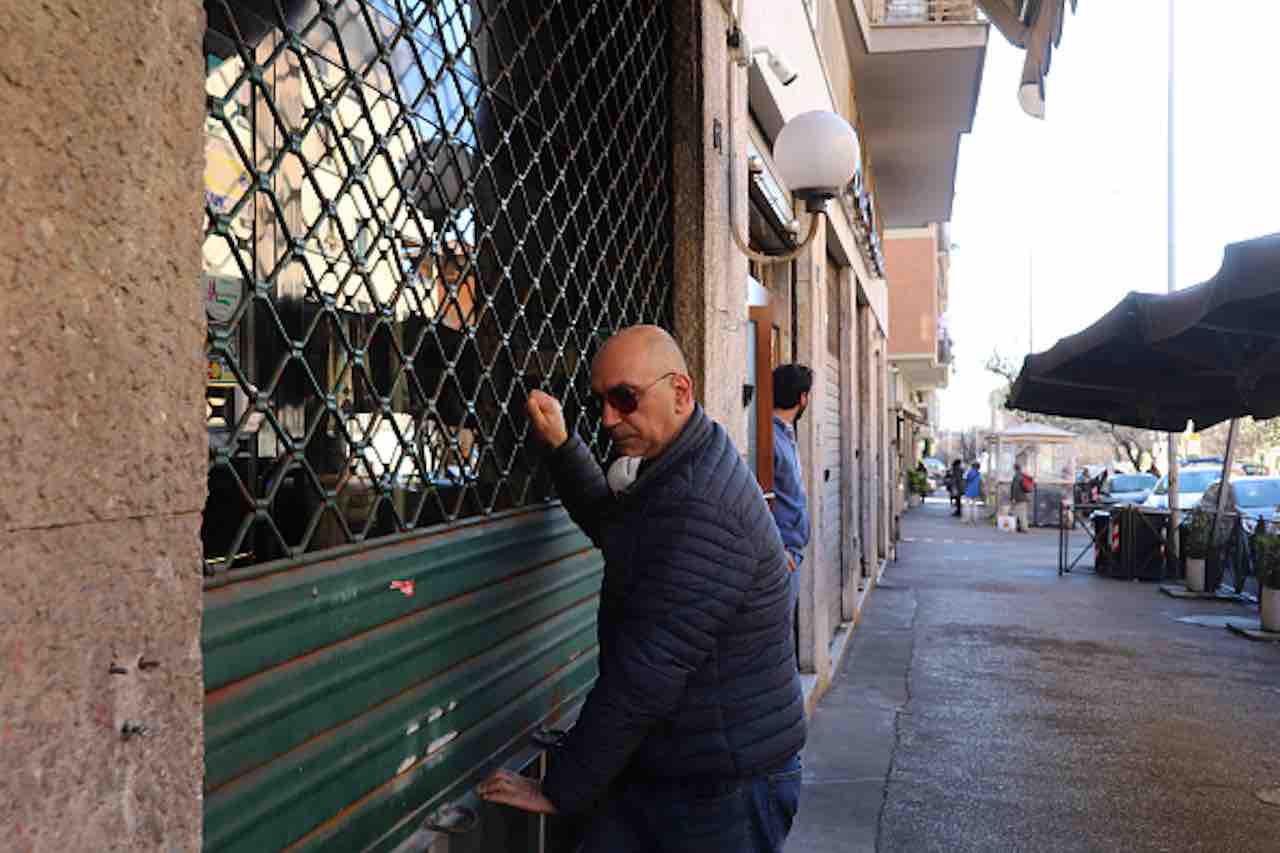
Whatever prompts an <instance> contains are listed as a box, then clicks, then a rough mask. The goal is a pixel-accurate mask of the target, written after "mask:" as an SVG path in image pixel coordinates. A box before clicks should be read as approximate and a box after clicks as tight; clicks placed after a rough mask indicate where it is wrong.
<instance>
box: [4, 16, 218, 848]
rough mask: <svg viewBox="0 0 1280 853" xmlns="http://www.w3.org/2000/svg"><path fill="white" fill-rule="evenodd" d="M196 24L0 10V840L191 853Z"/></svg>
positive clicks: (194, 794) (199, 365)
mask: <svg viewBox="0 0 1280 853" xmlns="http://www.w3.org/2000/svg"><path fill="white" fill-rule="evenodd" d="M203 29H204V13H203V9H202V6H201V4H200V2H198V0H167V2H164V3H137V2H135V0H50V2H47V3H42V4H32V3H27V2H23V0H0V43H3V44H4V49H3V50H2V51H0V114H3V116H4V121H3V122H2V123H0V198H3V201H4V203H3V204H0V281H3V285H2V286H0V375H3V376H4V377H5V382H4V384H3V385H2V386H0V471H3V472H4V486H3V488H0V768H3V772H2V773H0V838H2V839H3V842H2V846H3V847H4V848H5V849H6V850H17V851H26V850H49V851H72V850H106V849H129V850H184V851H185V850H196V849H199V846H200V819H201V817H200V816H201V806H200V797H201V794H200V791H201V774H202V753H201V750H202V746H201V742H202V727H201V699H202V678H201V669H200V646H199V633H200V602H201V593H200V586H201V580H200V541H199V526H200V512H201V510H202V508H203V504H204V492H205V471H204V467H205V455H206V449H205V441H206V438H205V429H204V404H203V400H202V391H203V378H202V377H203V370H204V367H203V361H202V354H203V346H202V344H203V338H204V319H203V313H202V307H201V301H200V298H199V290H198V280H199V272H200V267H199V264H200V258H199V246H200V211H201V198H202V195H201V193H202V186H201V174H202V164H203V153H202V152H203V148H202V138H201V126H202V121H203V106H204V94H203V92H204V87H203V69H202V59H201V49H200V42H201V37H202V34H203ZM140 661H143V662H145V663H144V665H143V666H139V663H140ZM113 669H114V670H115V671H114V672H113ZM126 725H128V726H131V727H132V726H136V727H140V728H142V729H144V733H143V734H141V735H136V736H130V737H127V738H126V737H125V736H123V735H122V730H123V729H124V728H125V727H126Z"/></svg>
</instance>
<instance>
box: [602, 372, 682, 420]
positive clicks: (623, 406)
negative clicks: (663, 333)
mask: <svg viewBox="0 0 1280 853" xmlns="http://www.w3.org/2000/svg"><path fill="white" fill-rule="evenodd" d="M678 375H679V374H678V373H677V372H676V371H674V370H673V371H671V372H670V373H664V374H662V375H661V376H659V377H658V378H657V379H655V380H653V381H652V382H650V383H649V384H648V385H646V386H644V387H643V388H632V387H631V386H630V385H614V386H613V387H612V388H608V389H606V390H605V392H604V393H603V394H597V393H595V392H594V391H593V392H592V394H591V400H592V402H593V403H595V407H596V409H597V411H602V410H603V409H604V404H605V403H608V404H609V405H610V406H612V407H613V410H614V411H615V412H617V413H618V414H620V415H629V414H631V413H632V412H634V411H635V410H636V409H638V408H640V397H641V395H643V394H644V392H646V391H648V390H649V389H650V388H652V387H653V386H655V385H657V384H658V383H659V382H661V381H662V380H664V379H670V378H671V377H672V376H678Z"/></svg>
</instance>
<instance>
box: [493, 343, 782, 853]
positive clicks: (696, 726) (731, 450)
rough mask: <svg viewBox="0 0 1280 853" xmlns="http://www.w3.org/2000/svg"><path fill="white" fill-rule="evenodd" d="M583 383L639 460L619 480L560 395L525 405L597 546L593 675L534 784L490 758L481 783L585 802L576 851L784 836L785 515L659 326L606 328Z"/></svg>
mask: <svg viewBox="0 0 1280 853" xmlns="http://www.w3.org/2000/svg"><path fill="white" fill-rule="evenodd" d="M591 388H592V392H593V393H594V394H595V395H597V399H599V400H600V405H601V414H602V424H603V425H604V427H605V428H606V429H608V430H609V433H610V435H611V436H612V438H613V444H614V447H615V449H616V450H618V451H619V452H621V453H622V454H623V455H624V456H632V457H641V458H642V462H641V463H640V465H639V471H638V473H637V475H636V478H635V480H634V481H632V482H631V483H630V485H627V486H625V487H624V488H623V489H622V490H621V491H620V492H618V493H614V492H612V491H611V490H610V488H609V485H608V482H607V480H606V477H605V474H604V472H603V471H602V470H601V468H600V465H599V464H598V463H597V462H596V460H595V459H594V458H593V457H592V455H591V453H590V450H589V449H588V447H587V445H586V444H585V443H584V442H583V441H582V439H581V438H580V437H579V436H577V435H576V434H575V435H571V434H570V433H569V432H568V430H567V429H566V426H565V422H564V415H563V412H562V410H561V407H560V404H559V402H558V401H556V400H555V399H554V398H552V397H551V396H550V395H548V394H545V393H543V392H541V391H534V392H532V393H531V394H530V395H529V401H528V406H527V408H528V413H529V419H530V422H531V424H532V426H533V429H534V431H535V432H536V433H537V435H538V436H539V437H540V438H541V439H542V441H543V442H544V443H546V444H547V445H548V446H549V447H551V448H552V452H551V454H550V457H549V460H548V464H549V466H550V470H551V474H552V476H553V479H554V481H555V484H556V489H557V491H558V493H559V495H560V497H561V499H562V500H563V502H564V505H565V507H566V508H567V509H568V511H569V514H570V515H571V516H572V517H573V519H574V521H575V522H576V523H577V524H578V525H579V526H580V527H581V528H582V530H583V531H584V532H585V533H586V534H587V536H589V537H590V538H591V540H592V541H593V542H594V543H595V544H596V545H597V546H598V547H599V548H600V549H601V551H602V552H603V555H604V561H605V570H604V583H603V587H602V589H601V593H600V611H599V616H598V626H597V631H598V641H599V665H598V666H599V675H598V678H597V680H596V683H595V685H594V686H593V687H592V689H591V691H590V693H589V694H588V696H587V700H586V702H585V704H584V705H583V708H582V711H581V713H580V714H579V716H578V720H577V723H576V725H574V727H573V729H572V730H571V731H570V732H569V733H568V734H567V735H566V736H565V738H564V740H563V741H562V743H561V744H560V746H558V747H556V748H555V749H556V754H555V756H554V758H553V760H552V761H551V762H550V769H549V770H548V772H547V775H546V778H545V779H544V780H543V781H542V782H541V783H539V782H538V781H537V780H533V779H528V778H526V777H523V776H520V775H518V774H514V773H510V772H508V771H503V770H499V771H497V772H495V773H494V774H493V775H491V776H490V777H489V778H487V779H486V780H485V781H484V782H483V783H481V785H480V786H479V788H478V790H479V793H480V795H481V796H482V797H483V798H484V799H485V800H487V801H490V802H496V803H505V804H507V805H512V806H515V807H517V808H520V809H524V810H526V811H531V812H541V813H546V814H557V813H561V814H581V815H586V816H588V823H587V828H586V831H585V836H586V837H585V840H584V845H583V847H582V848H581V849H582V850H583V851H584V853H598V851H676V850H681V851H683V850H717V851H719V850H725V851H729V850H732V851H780V850H781V849H782V844H783V842H784V841H785V839H786V835H787V833H788V832H789V830H790V827H791V822H792V820H793V819H794V817H795V814H796V811H797V809H798V807H799V794H800V758H799V753H800V750H801V748H802V747H803V746H804V740H805V719H804V701H803V695H802V693H801V689H800V680H799V675H798V674H797V672H796V668H795V664H794V662H793V659H792V656H791V643H790V639H789V638H790V636H791V619H792V617H791V609H790V607H789V606H788V604H789V596H788V571H787V554H786V552H785V550H784V549H783V546H782V540H781V538H780V537H779V535H778V530H777V527H776V526H775V525H774V523H773V519H772V517H771V516H770V514H769V508H768V506H767V505H766V504H765V500H764V496H763V495H762V494H761V492H760V487H759V485H758V484H757V483H756V481H755V478H754V477H753V476H752V474H751V472H750V471H749V470H748V468H747V466H746V464H745V463H744V462H743V460H742V457H741V455H740V454H739V453H738V450H737V449H736V448H735V447H734V445H733V442H732V441H731V440H730V439H729V436H728V434H727V433H726V432H725V431H724V429H723V428H722V427H720V426H719V425H718V424H716V423H715V422H714V421H712V420H711V419H710V418H708V417H707V416H706V414H705V413H704V412H703V410H702V408H701V407H700V406H699V405H698V404H697V403H696V402H694V398H693V383H692V380H691V379H690V378H689V375H688V368H687V367H686V366H685V362H684V358H683V356H682V355H681V354H680V350H679V347H677V346H676V344H675V341H673V340H672V339H671V337H670V336H669V335H668V334H667V333H666V332H664V331H662V330H661V329H658V328H657V327H653V326H638V327H634V328H631V329H626V330H624V331H622V332H620V333H618V334H617V335H615V336H614V337H613V338H611V339H610V340H609V341H608V342H607V343H606V344H605V346H604V348H603V349H602V350H601V351H600V353H599V355H598V356H597V357H596V360H595V362H594V363H593V365H592V373H591Z"/></svg>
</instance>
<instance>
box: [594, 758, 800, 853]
mask: <svg viewBox="0 0 1280 853" xmlns="http://www.w3.org/2000/svg"><path fill="white" fill-rule="evenodd" d="M800 775H801V768H800V756H799V755H796V756H794V757H792V758H791V759H790V760H789V761H788V762H787V763H786V764H784V765H783V766H782V767H780V768H779V769H778V770H776V771H774V772H772V773H767V774H763V775H760V776H754V777H750V778H746V779H738V780H733V781H724V782H718V783H715V784H712V785H700V784H696V783H693V782H689V783H686V782H683V781H678V780H671V781H628V782H623V783H621V784H619V785H618V787H617V788H616V789H615V791H613V792H612V794H611V796H610V797H609V799H608V800H607V801H606V802H605V804H604V805H603V806H602V807H601V809H600V811H599V812H598V813H597V814H596V815H595V816H594V817H593V818H592V820H591V822H590V823H589V825H588V826H587V829H586V833H585V835H584V837H583V842H582V846H581V847H580V848H578V849H579V853H709V851H717V852H718V851H725V853H781V850H782V845H783V843H784V842H785V841H786V840H787V833H789V832H790V831H791V823H792V821H794V820H795V817H796V812H797V811H799V809H800V784H801V782H800Z"/></svg>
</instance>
